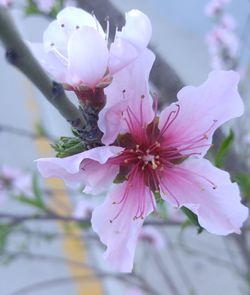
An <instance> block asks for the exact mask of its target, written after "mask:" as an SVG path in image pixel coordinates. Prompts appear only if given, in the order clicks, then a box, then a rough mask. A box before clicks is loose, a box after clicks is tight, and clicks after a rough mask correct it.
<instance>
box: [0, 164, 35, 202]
mask: <svg viewBox="0 0 250 295" xmlns="http://www.w3.org/2000/svg"><path fill="white" fill-rule="evenodd" d="M31 183H32V180H31V175H30V174H29V173H24V172H22V171H20V170H18V169H17V168H13V167H10V166H6V165H4V166H2V167H1V169H0V202H1V201H2V200H3V199H5V197H6V196H7V195H8V194H14V195H15V194H20V193H25V194H28V195H31Z"/></svg>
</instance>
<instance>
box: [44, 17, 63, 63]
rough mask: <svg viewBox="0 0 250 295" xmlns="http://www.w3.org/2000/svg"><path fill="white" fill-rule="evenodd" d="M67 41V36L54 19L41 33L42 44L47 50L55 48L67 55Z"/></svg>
mask: <svg viewBox="0 0 250 295" xmlns="http://www.w3.org/2000/svg"><path fill="white" fill-rule="evenodd" d="M67 42H68V37H67V35H66V34H65V32H64V31H63V30H62V27H61V26H60V24H59V23H58V21H56V20H54V21H53V22H51V23H50V24H49V26H48V28H47V29H46V30H45V31H44V33H43V44H44V48H45V51H47V52H48V51H51V50H53V49H54V48H56V49H57V50H58V51H59V52H60V53H61V54H63V55H64V56H65V57H67Z"/></svg>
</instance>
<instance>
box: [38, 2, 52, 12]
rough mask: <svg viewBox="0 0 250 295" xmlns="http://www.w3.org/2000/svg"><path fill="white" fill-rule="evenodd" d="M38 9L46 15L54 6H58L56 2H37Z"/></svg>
mask: <svg viewBox="0 0 250 295" xmlns="http://www.w3.org/2000/svg"><path fill="white" fill-rule="evenodd" d="M35 3H36V5H37V8H38V9H39V10H41V11H42V12H45V13H50V11H51V9H52V8H53V6H55V4H56V0H35Z"/></svg>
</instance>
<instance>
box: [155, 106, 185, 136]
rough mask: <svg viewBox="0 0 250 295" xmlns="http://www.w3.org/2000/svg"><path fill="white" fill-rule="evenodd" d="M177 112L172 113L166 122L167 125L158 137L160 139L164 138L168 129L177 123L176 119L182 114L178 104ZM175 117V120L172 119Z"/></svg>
mask: <svg viewBox="0 0 250 295" xmlns="http://www.w3.org/2000/svg"><path fill="white" fill-rule="evenodd" d="M176 107H177V110H175V111H171V112H170V114H169V116H168V118H167V121H166V122H165V124H164V125H163V127H162V129H161V132H160V134H159V135H158V138H160V137H162V135H163V134H164V133H165V132H166V131H167V129H168V128H169V127H170V126H171V125H172V123H173V122H174V121H175V119H176V118H177V117H178V115H179V113H180V105H179V104H176ZM172 115H174V116H173V118H171V117H172Z"/></svg>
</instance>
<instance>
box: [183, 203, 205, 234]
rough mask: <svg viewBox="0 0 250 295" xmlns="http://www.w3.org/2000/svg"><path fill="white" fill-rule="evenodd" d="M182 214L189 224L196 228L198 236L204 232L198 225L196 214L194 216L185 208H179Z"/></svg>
mask: <svg viewBox="0 0 250 295" xmlns="http://www.w3.org/2000/svg"><path fill="white" fill-rule="evenodd" d="M181 210H182V212H183V213H184V214H185V215H186V216H187V218H188V220H189V222H190V223H191V224H194V225H196V226H197V227H198V229H197V230H198V234H200V233H202V231H203V230H204V229H203V227H201V225H200V224H199V221H198V217H197V215H196V214H194V213H193V212H192V211H191V210H189V209H188V208H186V207H181Z"/></svg>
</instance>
